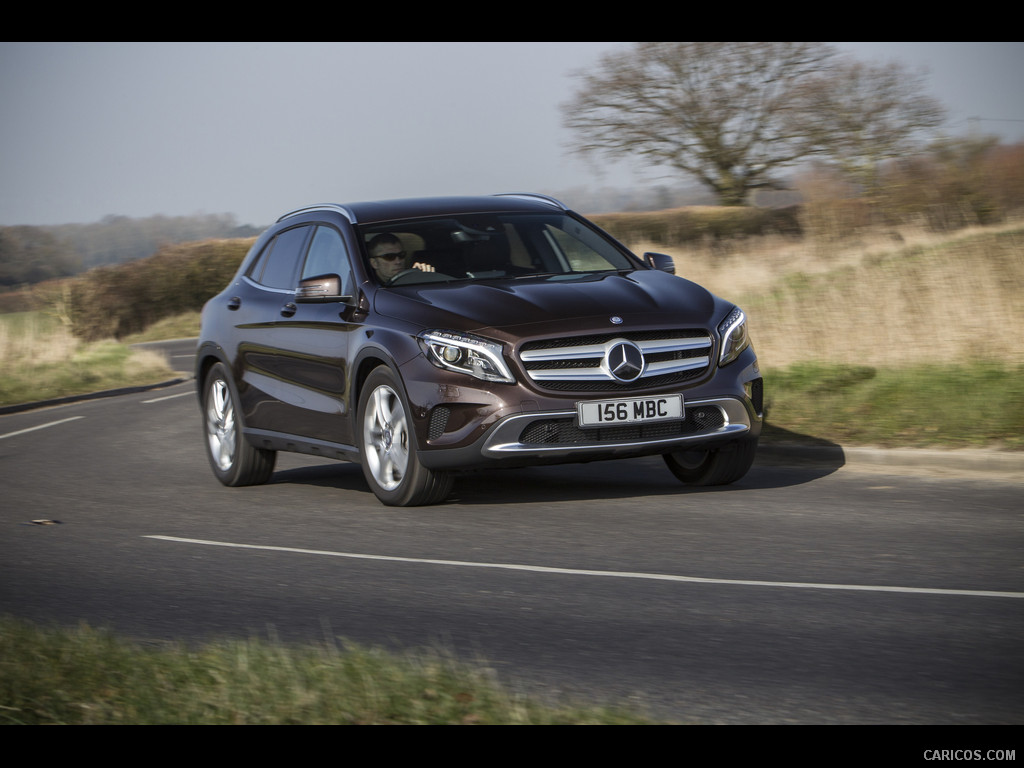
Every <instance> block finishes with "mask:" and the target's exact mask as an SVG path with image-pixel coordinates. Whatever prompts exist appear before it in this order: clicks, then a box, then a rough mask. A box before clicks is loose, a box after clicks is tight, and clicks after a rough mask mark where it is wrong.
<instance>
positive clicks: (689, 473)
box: [664, 440, 757, 485]
mask: <svg viewBox="0 0 1024 768" xmlns="http://www.w3.org/2000/svg"><path fill="white" fill-rule="evenodd" d="M756 454H757V440H738V441H736V442H735V443H730V444H728V445H724V446H722V447H721V448H698V449H693V450H689V451H679V452H677V453H666V454H665V456H664V459H665V464H667V465H668V468H669V469H670V470H671V471H672V474H673V475H675V476H676V477H677V478H679V479H680V480H681V481H682V482H684V483H686V484H687V485H728V484H729V483H734V482H736V481H737V480H739V479H740V478H741V477H743V476H744V475H745V474H747V472H748V471H749V470H750V467H751V465H752V464H753V463H754V456H755V455H756Z"/></svg>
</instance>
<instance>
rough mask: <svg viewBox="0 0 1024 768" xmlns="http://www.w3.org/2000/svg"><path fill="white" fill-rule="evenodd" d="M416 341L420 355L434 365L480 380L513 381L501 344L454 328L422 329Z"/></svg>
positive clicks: (508, 382)
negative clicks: (453, 329) (420, 348)
mask: <svg viewBox="0 0 1024 768" xmlns="http://www.w3.org/2000/svg"><path fill="white" fill-rule="evenodd" d="M418 340H419V343H420V347H422V348H423V354H425V355H426V356H427V359H428V360H429V361H430V362H432V363H433V364H434V365H436V366H437V367H438V368H443V369H444V370H447V371H456V372H458V373H465V374H467V375H469V376H475V377H476V378H478V379H483V380H484V381H500V382H503V383H505V384H514V383H515V381H516V380H515V377H513V376H512V372H511V371H509V369H508V366H507V365H505V361H504V359H503V358H502V356H501V345H500V344H497V343H496V342H493V341H488V340H487V339H481V338H480V337H478V336H470V335H469V334H467V333H457V332H456V331H424V332H423V333H421V334H420V335H419V337H418Z"/></svg>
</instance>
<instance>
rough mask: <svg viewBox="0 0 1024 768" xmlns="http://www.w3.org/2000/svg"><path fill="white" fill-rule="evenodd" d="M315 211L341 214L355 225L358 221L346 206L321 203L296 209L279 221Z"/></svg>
mask: <svg viewBox="0 0 1024 768" xmlns="http://www.w3.org/2000/svg"><path fill="white" fill-rule="evenodd" d="M313 211H333V212H334V213H340V214H341V215H342V216H344V217H345V218H346V219H348V220H349V221H350V222H352V223H353V224H354V223H355V221H356V217H355V215H354V214H353V213H352V211H350V210H349V209H348V208H347V207H346V206H344V205H338V204H337V203H321V204H320V205H307V206H306V207H304V208H296V209H295V210H294V211H288V213H286V214H284V215H283V216H281V217H280V218H279V219H278V221H284V220H285V219H287V218H290V217H291V216H298V215H299V214H300V213H311V212H313Z"/></svg>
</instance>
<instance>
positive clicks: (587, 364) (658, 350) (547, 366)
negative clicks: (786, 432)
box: [519, 329, 713, 392]
mask: <svg viewBox="0 0 1024 768" xmlns="http://www.w3.org/2000/svg"><path fill="white" fill-rule="evenodd" d="M620 342H629V343H631V344H632V345H635V346H636V347H637V348H639V350H640V352H641V353H642V355H643V361H644V365H643V371H642V373H640V374H639V376H637V377H636V378H635V379H633V380H630V381H622V380H620V378H617V377H616V376H615V375H614V374H613V373H612V372H611V370H610V369H609V365H608V362H607V357H608V354H609V351H610V350H611V349H612V348H613V347H615V346H616V345H618V344H619V343H620ZM712 345H713V341H712V338H711V335H710V334H709V333H708V332H707V331H705V330H702V329H688V330H663V331H641V332H633V333H629V332H625V333H624V332H619V333H615V332H612V333H604V334H596V335H592V336H585V335H580V336H568V337H563V338H559V339H546V340H543V341H531V342H527V343H526V344H524V345H523V346H522V347H521V348H520V350H519V359H520V361H521V362H522V364H523V368H524V369H525V370H526V373H527V375H528V376H529V377H530V379H531V380H532V381H533V382H534V383H535V384H536V385H537V386H538V387H542V388H544V389H549V390H552V391H556V392H595V391H610V392H633V391H636V390H640V389H649V388H654V387H664V386H671V385H673V384H680V383H682V382H686V381H690V380H692V379H696V378H700V377H701V376H702V375H703V374H704V373H705V372H706V371H707V370H708V367H709V366H710V364H711V351H712Z"/></svg>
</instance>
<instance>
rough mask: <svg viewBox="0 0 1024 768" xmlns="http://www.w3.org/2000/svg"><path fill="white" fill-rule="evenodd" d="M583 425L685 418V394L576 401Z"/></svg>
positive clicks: (642, 422)
mask: <svg viewBox="0 0 1024 768" xmlns="http://www.w3.org/2000/svg"><path fill="white" fill-rule="evenodd" d="M576 413H577V415H578V417H579V424H580V426H581V427H610V426H616V425H619V424H645V423H647V422H651V421H678V420H680V419H682V418H683V396H682V395H658V396H656V397H631V398H628V399H625V400H595V401H593V402H584V403H577V404H576Z"/></svg>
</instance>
